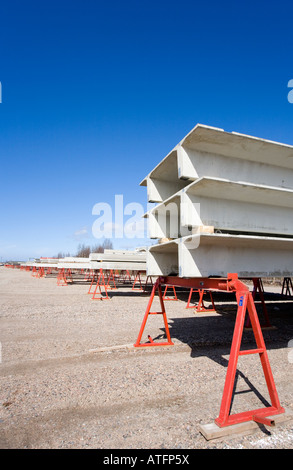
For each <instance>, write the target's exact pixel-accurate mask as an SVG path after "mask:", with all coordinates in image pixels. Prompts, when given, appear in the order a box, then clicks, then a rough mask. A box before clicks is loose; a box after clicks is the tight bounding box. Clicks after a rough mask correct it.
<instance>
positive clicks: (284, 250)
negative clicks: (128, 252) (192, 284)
mask: <svg viewBox="0 0 293 470" xmlns="http://www.w3.org/2000/svg"><path fill="white" fill-rule="evenodd" d="M234 272H237V273H238V275H239V276H240V277H249V278H250V277H267V276H269V277H270V276H273V277H291V276H292V275H293V239H290V238H280V237H263V236H250V235H231V234H218V233H214V234H201V235H191V236H187V237H182V238H180V239H177V240H172V241H170V242H166V243H163V244H158V245H154V246H152V247H150V248H149V251H148V255H147V274H148V275H150V276H168V275H178V276H179V277H183V278H189V277H209V276H217V277H226V276H227V274H228V273H234Z"/></svg>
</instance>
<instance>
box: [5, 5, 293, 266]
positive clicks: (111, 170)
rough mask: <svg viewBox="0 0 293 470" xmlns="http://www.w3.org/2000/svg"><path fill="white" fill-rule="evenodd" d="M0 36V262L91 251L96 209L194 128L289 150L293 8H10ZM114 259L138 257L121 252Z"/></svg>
mask: <svg viewBox="0 0 293 470" xmlns="http://www.w3.org/2000/svg"><path fill="white" fill-rule="evenodd" d="M0 14H1V28H0V82H1V83H2V103H1V104H0V129H1V130H0V156H1V173H0V175H1V176H0V194H1V199H0V201H1V214H0V215H1V217H0V257H1V258H2V260H6V259H27V258H29V257H37V256H52V255H54V254H56V253H57V252H58V251H63V252H64V251H65V252H70V253H72V254H75V251H76V248H77V245H78V244H79V243H86V244H90V245H93V244H95V243H97V242H98V241H99V240H96V239H95V238H94V237H93V236H92V232H91V230H92V225H93V222H94V221H95V219H96V218H97V216H95V215H93V214H92V208H93V206H94V205H95V204H96V203H98V202H107V203H109V204H113V203H114V196H115V194H123V197H124V202H125V204H127V203H130V202H138V203H141V204H143V205H144V206H145V208H147V197H146V189H145V188H142V187H140V186H139V183H140V181H141V180H142V179H143V178H144V177H145V176H146V174H147V173H148V172H149V171H150V170H152V169H153V167H154V166H155V165H156V164H157V163H158V162H159V161H160V160H161V159H162V158H163V157H164V156H165V155H166V154H167V153H168V152H169V151H170V150H171V149H172V148H173V147H174V146H175V145H176V144H177V143H178V142H179V141H180V140H181V139H182V138H183V137H184V136H185V135H186V134H187V133H188V132H189V131H190V130H191V129H192V128H193V127H194V126H195V125H196V124H197V123H198V122H199V123H202V124H207V125H211V126H216V127H221V128H223V129H225V130H226V131H237V132H242V133H246V134H250V135H254V136H257V137H263V138H268V139H271V140H276V141H280V142H284V143H288V144H293V132H292V129H293V104H292V103H289V101H288V99H287V96H288V92H289V89H288V87H287V85H288V82H289V80H290V79H293V60H292V59H293V57H292V56H293V47H292V19H293V4H292V2H289V1H279V2H267V1H255V0H254V1H250V0H248V1H245V2H236V1H233V2H232V1H221V2H219V1H210V2H197V1H186V0H181V1H176V2H172V1H160V0H157V1H153V0H150V1H147V2H139V1H127V0H125V1H117V0H114V1H111V2H104V1H103V2H102V1H99V0H83V1H81V0H70V1H69V0H68V1H64V0H58V1H55V0H50V1H32V0H28V1H25V2H24V1H23V0H18V1H15V0H10V1H9V2H2V4H1V12H0ZM113 243H114V247H115V248H120V247H129V248H132V247H134V246H136V245H140V244H143V243H142V242H141V241H140V240H113Z"/></svg>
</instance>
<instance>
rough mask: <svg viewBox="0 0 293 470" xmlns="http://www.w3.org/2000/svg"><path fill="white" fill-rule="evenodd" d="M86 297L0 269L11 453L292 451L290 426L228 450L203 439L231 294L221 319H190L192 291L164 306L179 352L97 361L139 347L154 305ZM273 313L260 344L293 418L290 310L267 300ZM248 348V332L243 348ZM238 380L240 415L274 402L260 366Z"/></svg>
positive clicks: (224, 356) (129, 297)
mask: <svg viewBox="0 0 293 470" xmlns="http://www.w3.org/2000/svg"><path fill="white" fill-rule="evenodd" d="M87 291H88V284H87V283H86V282H84V281H83V280H76V282H74V283H73V284H72V285H68V286H66V287H62V286H57V283H56V277H54V276H48V277H47V278H42V279H36V278H33V277H32V276H31V274H30V273H28V272H25V271H20V270H16V269H8V268H5V267H0V292H1V297H0V313H1V337H0V341H1V346H2V350H1V352H2V361H1V364H0V377H1V379H0V380H1V395H0V424H1V431H0V447H1V448H2V449H7V448H9V449H59V448H62V449H74V448H78V449H86V448H88V449H211V448H214V449H244V448H246V449H256V448H264V449H292V448H293V422H292V421H287V422H286V423H280V424H277V425H276V427H275V428H264V427H263V426H260V428H259V430H257V431H256V432H255V433H254V434H251V435H246V436H242V435H238V436H236V437H235V436H233V437H231V436H230V437H226V438H225V439H223V440H220V441H219V440H213V441H207V440H206V439H205V438H204V437H203V436H202V434H201V433H200V432H199V425H200V424H207V423H211V422H213V421H214V419H215V418H216V417H217V416H218V413H219V408H220V403H221V397H222V392H223V386H224V381H225V376H226V367H227V363H228V358H229V351H230V346H231V339H232V334H233V327H234V321H235V313H236V304H235V299H234V296H233V294H231V295H228V294H224V293H222V294H221V293H218V294H216V295H215V301H216V306H217V313H208V314H207V313H205V314H202V313H201V314H200V313H196V314H195V313H194V311H193V309H186V300H187V293H184V292H180V293H178V301H175V302H174V301H168V302H167V301H166V303H165V305H166V311H167V315H168V321H169V325H170V332H171V337H172V340H173V341H174V343H175V345H174V346H171V347H164V348H150V349H146V348H144V349H137V348H135V349H126V348H124V349H122V348H121V349H117V350H116V349H113V350H106V351H104V352H97V351H93V350H96V349H98V348H102V347H110V346H117V345H125V344H133V343H134V342H135V340H136V338H137V335H138V332H139V329H140V325H141V322H142V318H143V315H144V312H145V309H146V305H147V302H148V295H145V294H142V293H140V292H134V291H132V289H131V287H126V286H121V287H119V289H118V290H117V291H112V292H111V300H104V301H94V300H91V296H89V295H88V294H87ZM267 291H268V292H273V291H275V292H276V291H279V292H280V288H279V287H275V288H274V287H271V286H270V287H268V288H266V292H267ZM155 302H157V299H156V300H155ZM154 308H155V307H154ZM267 308H268V311H269V315H270V320H271V323H272V324H273V325H274V326H275V327H276V328H275V329H272V330H264V332H263V334H264V338H265V341H266V345H267V349H268V354H269V359H270V363H271V367H272V371H273V375H274V379H275V383H276V387H277V391H278V394H279V398H280V402H281V405H282V406H283V407H284V408H285V409H286V410H292V411H293V396H292V371H293V360H290V358H289V356H288V354H289V352H290V349H289V348H288V342H289V340H291V339H293V315H292V310H293V305H292V301H291V302H290V301H284V299H281V297H280V296H279V295H277V294H275V293H274V294H270V293H268V294H267ZM146 331H147V333H148V334H150V335H151V336H152V338H153V339H157V338H158V337H159V335H162V334H163V333H164V329H163V325H162V318H161V316H159V315H158V316H151V317H150V318H149V320H148V323H147V328H146ZM144 339H146V338H144ZM251 341H252V336H251V332H249V331H245V332H244V336H243V342H244V343H246V344H247V345H249V344H251ZM290 357H291V356H290ZM238 371H239V373H238V380H237V388H236V392H237V393H236V394H235V399H234V401H233V410H232V411H233V412H239V411H244V410H245V409H253V408H258V407H263V406H264V404H263V400H268V401H269V399H268V392H267V388H266V384H265V379H264V377H263V373H262V370H261V366H260V361H259V358H258V356H257V355H251V356H243V357H241V358H240V359H239V363H238ZM238 392H239V393H238ZM241 392H242V393H241Z"/></svg>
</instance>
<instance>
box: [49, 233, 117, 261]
mask: <svg viewBox="0 0 293 470" xmlns="http://www.w3.org/2000/svg"><path fill="white" fill-rule="evenodd" d="M112 249H113V243H112V242H111V240H109V239H108V238H105V240H104V242H103V243H102V244H100V243H99V244H96V245H93V246H89V245H85V244H84V243H80V244H79V245H78V247H77V251H76V254H75V255H71V254H70V253H62V252H59V253H58V254H57V255H56V258H66V257H68V256H77V257H78V258H88V257H89V255H90V253H104V250H112Z"/></svg>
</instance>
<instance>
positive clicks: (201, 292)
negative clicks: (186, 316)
mask: <svg viewBox="0 0 293 470" xmlns="http://www.w3.org/2000/svg"><path fill="white" fill-rule="evenodd" d="M193 292H197V293H198V294H199V301H198V304H197V305H190V302H191V297H192V294H193ZM204 293H205V290H204V289H193V288H191V289H190V292H189V297H188V301H187V304H186V308H194V309H195V311H196V312H215V311H216V307H215V304H214V299H213V296H212V293H211V292H210V291H209V294H210V299H211V302H212V308H206V307H205V305H204V300H203V296H204Z"/></svg>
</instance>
